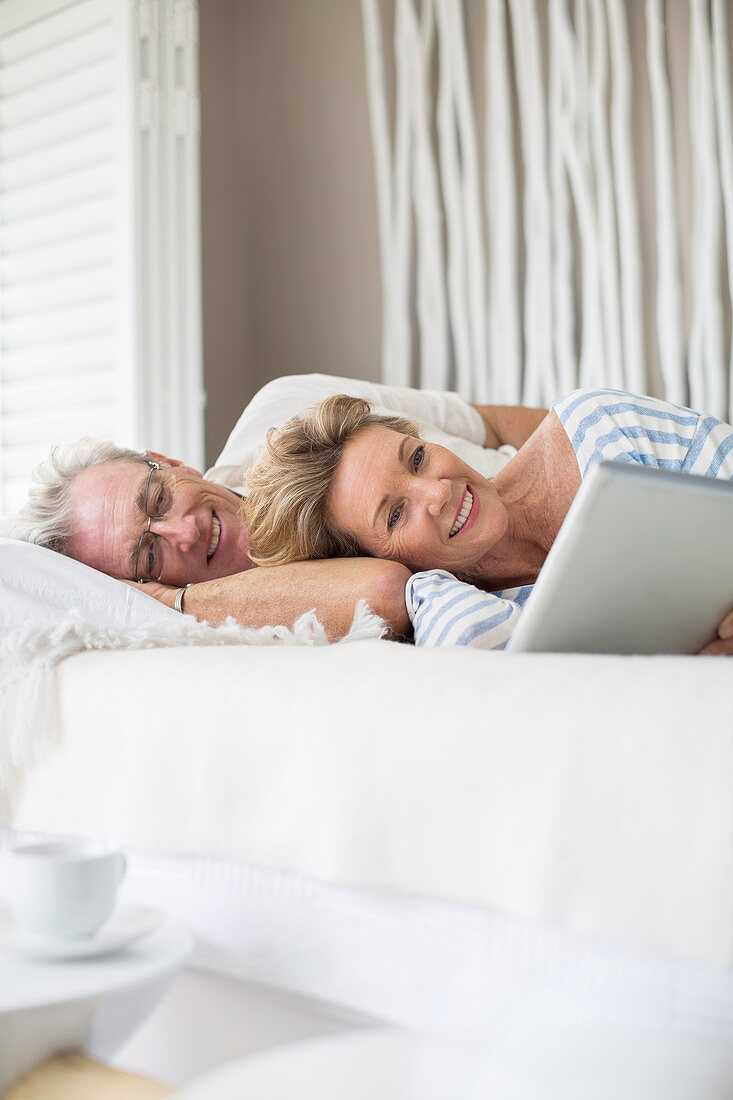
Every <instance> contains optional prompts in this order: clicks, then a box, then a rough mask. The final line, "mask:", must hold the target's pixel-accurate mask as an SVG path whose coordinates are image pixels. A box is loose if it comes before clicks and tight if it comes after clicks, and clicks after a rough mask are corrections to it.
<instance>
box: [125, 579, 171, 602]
mask: <svg viewBox="0 0 733 1100" xmlns="http://www.w3.org/2000/svg"><path fill="white" fill-rule="evenodd" d="M123 584H129V585H130V587H131V588H136V589H137V591H138V592H144V593H145V595H146V596H152V597H153V599H155V600H160V602H161V603H164V604H165V605H166V607H171V608H172V607H173V601H174V600H175V598H176V592H177V591H178V589H179V588H180V585H178V586H177V587H175V588H171V586H170V585H168V584H159V583H158V581H146V582H145V584H140V583H139V581H123Z"/></svg>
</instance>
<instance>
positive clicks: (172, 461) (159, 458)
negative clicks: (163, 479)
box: [145, 451, 183, 466]
mask: <svg viewBox="0 0 733 1100" xmlns="http://www.w3.org/2000/svg"><path fill="white" fill-rule="evenodd" d="M145 454H146V455H147V456H148V458H152V459H153V460H154V461H155V462H162V463H163V465H164V466H183V463H182V462H181V460H180V458H168V457H167V455H162V454H159V452H158V451H146V452H145Z"/></svg>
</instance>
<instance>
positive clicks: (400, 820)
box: [9, 641, 733, 970]
mask: <svg viewBox="0 0 733 1100" xmlns="http://www.w3.org/2000/svg"><path fill="white" fill-rule="evenodd" d="M58 688H59V698H58V703H59V711H60V718H61V730H62V732H61V735H60V737H59V738H58V739H57V741H56V743H55V744H51V745H48V746H47V747H46V749H45V751H44V752H43V753H42V755H41V759H40V760H39V763H38V765H37V766H36V767H35V768H33V769H32V770H30V771H28V772H27V773H26V774H25V776H24V778H23V779H22V781H21V782H20V783H19V784H18V785H17V786H16V788H15V790H14V791H11V798H10V820H9V824H10V825H11V826H12V827H14V828H16V829H19V830H27V831H37V832H44V833H59V832H61V833H82V834H91V835H98V836H109V837H114V838H115V839H117V840H118V841H120V842H121V843H122V844H124V845H125V846H126V847H128V848H129V849H131V850H132V851H137V852H140V853H143V854H145V855H148V856H156V857H163V856H169V857H174V858H177V857H188V858H193V859H214V860H228V861H231V862H234V863H238V864H245V865H247V866H255V867H263V868H270V869H272V870H274V871H278V872H289V873H291V874H294V875H298V876H301V877H303V878H307V879H314V880H317V881H319V882H322V883H326V884H330V885H332V886H334V887H337V888H354V889H357V890H366V891H369V892H376V891H387V892H390V893H392V894H395V895H410V896H413V897H421V898H432V899H436V900H439V901H442V902H445V903H448V904H451V905H458V906H477V907H480V908H482V909H485V910H487V911H489V912H495V913H499V914H503V915H506V916H511V917H516V918H523V919H528V920H533V921H539V922H540V923H541V924H543V925H548V926H553V927H556V928H558V929H560V930H564V931H565V932H567V933H569V934H574V935H577V936H581V937H587V938H590V939H591V940H593V941H594V942H596V943H598V944H601V945H603V946H606V947H615V946H616V947H620V948H623V949H627V950H631V951H633V952H636V953H639V952H641V953H651V955H652V956H655V957H658V958H660V959H667V960H670V961H676V962H678V963H680V964H684V965H688V964H689V965H702V966H712V967H717V968H721V969H726V970H727V969H729V968H730V967H731V962H732V961H733V874H731V870H730V868H731V867H733V799H731V797H730V791H731V789H733V724H732V723H731V721H730V717H729V716H730V714H731V713H732V712H733V707H732V705H731V704H732V703H733V681H732V679H731V676H730V670H729V667H728V662H727V661H725V660H722V659H718V660H713V659H710V660H703V659H696V658H684V657H664V658H617V657H593V656H565V655H553V656H541V655H525V656H523V655H516V656H512V655H508V654H491V653H489V654H486V653H481V652H470V651H469V652H467V651H465V650H445V649H444V650H415V649H413V648H410V647H403V646H397V645H395V644H392V643H386V642H374V641H372V642H360V643H353V644H349V645H345V646H338V647H324V648H320V649H307V648H297V647H296V648H282V649H279V648H275V649H272V648H260V647H256V646H255V647H246V648H244V649H236V648H229V647H221V648H217V649H207V648H202V649H190V650H184V651H181V650H168V649H162V650H151V651H131V652H120V651H116V652H94V653H86V654H81V655H78V656H75V657H72V658H70V659H68V660H67V661H65V662H63V663H62V664H61V665H60V667H59V670H58Z"/></svg>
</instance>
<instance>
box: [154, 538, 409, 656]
mask: <svg viewBox="0 0 733 1100" xmlns="http://www.w3.org/2000/svg"><path fill="white" fill-rule="evenodd" d="M409 576H410V572H409V570H408V569H406V568H405V566H404V565H400V564H399V562H394V561H383V560H381V559H380V558H339V559H333V560H327V561H304V562H296V563H294V564H292V565H277V566H272V567H270V568H258V569H248V570H247V572H246V573H234V574H233V575H232V576H231V577H221V578H219V579H218V580H213V581H205V582H203V583H200V584H194V585H192V587H191V588H189V589H187V590H186V594H185V597H184V609H185V612H186V614H187V615H194V616H195V617H196V618H197V619H199V620H206V622H208V623H211V624H212V626H218V625H219V623H222V622H224V620H225V619H226V618H227V616H228V615H232V616H233V617H234V618H235V619H236V620H237V622H238V623H240V624H241V625H242V626H254V627H261V626H276V625H277V626H279V625H284V626H288V627H292V626H293V624H294V623H295V620H296V619H297V618H298V617H299V616H300V615H302V614H303V613H304V612H306V611H315V613H316V615H317V616H318V618H319V619H320V621H321V622H322V623H323V625H324V627H325V628H326V633H327V634H328V636H329V638H330V639H331V641H337V640H338V639H339V638H343V637H344V635H345V634H346V633H348V630H349V627H350V626H351V623H352V620H353V618H354V611H355V609H356V605H357V603H358V602H359V600H366V602H367V603H368V604H369V607H370V608H371V610H372V611H373V612H374V613H375V615H379V616H381V618H383V619H384V620H385V622H387V624H388V625H389V627H390V632H391V634H392V635H393V636H395V637H402V636H403V635H405V634H406V633H408V632H409V630H410V620H409V617H408V615H407V609H406V607H405V584H406V583H407V580H408V579H409ZM142 590H143V592H146V593H147V594H148V595H150V596H154V597H155V598H156V599H158V600H160V601H161V602H162V603H164V604H167V606H168V607H173V601H174V599H175V595H176V592H177V591H178V589H177V588H169V587H168V586H167V585H164V584H153V583H149V584H146V585H144V586H143V589H142Z"/></svg>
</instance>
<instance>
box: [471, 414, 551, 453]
mask: <svg viewBox="0 0 733 1100" xmlns="http://www.w3.org/2000/svg"><path fill="white" fill-rule="evenodd" d="M473 408H474V409H475V410H476V412H477V413H478V414H479V416H480V417H481V419H482V420H483V422H484V425H485V427H486V441H485V443H484V446H485V447H501V446H502V444H504V443H509V444H511V446H512V447H517V448H519V447H521V446H522V445H523V444H524V443H526V442H527V440H528V439H529V437H530V436H531V435H532V432H534V430H535V429H536V428H539V426H540V424H541V423H542V421H543V420H544V419H545V417H546V416H547V409H529V408H525V407H524V406H523V405H474V406H473Z"/></svg>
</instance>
